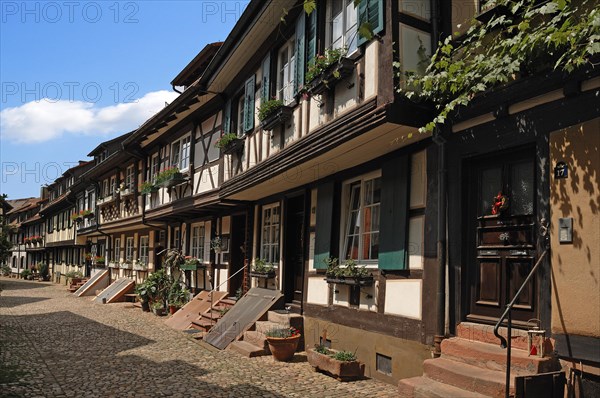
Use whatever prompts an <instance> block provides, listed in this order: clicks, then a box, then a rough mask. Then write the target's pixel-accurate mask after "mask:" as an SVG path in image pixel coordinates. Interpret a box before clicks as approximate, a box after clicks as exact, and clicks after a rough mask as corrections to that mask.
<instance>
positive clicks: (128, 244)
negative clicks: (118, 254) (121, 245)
mask: <svg viewBox="0 0 600 398" xmlns="http://www.w3.org/2000/svg"><path fill="white" fill-rule="evenodd" d="M125 260H127V261H133V237H129V238H127V240H126V241H125Z"/></svg>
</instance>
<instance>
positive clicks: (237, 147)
mask: <svg viewBox="0 0 600 398" xmlns="http://www.w3.org/2000/svg"><path fill="white" fill-rule="evenodd" d="M245 142H246V140H244V139H243V138H236V139H234V140H232V141H230V142H229V143H228V144H227V145H226V146H225V147H224V148H223V153H225V154H233V153H240V152H242V151H243V150H244V143H245Z"/></svg>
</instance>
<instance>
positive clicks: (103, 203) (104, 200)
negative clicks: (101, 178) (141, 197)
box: [98, 195, 116, 206]
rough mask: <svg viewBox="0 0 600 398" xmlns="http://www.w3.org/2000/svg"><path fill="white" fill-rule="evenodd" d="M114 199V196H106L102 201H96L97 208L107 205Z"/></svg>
mask: <svg viewBox="0 0 600 398" xmlns="http://www.w3.org/2000/svg"><path fill="white" fill-rule="evenodd" d="M115 199H116V195H108V196H105V197H104V198H102V199H98V206H101V205H105V204H107V203H111V202H113V201H114V200H115Z"/></svg>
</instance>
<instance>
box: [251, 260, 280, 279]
mask: <svg viewBox="0 0 600 398" xmlns="http://www.w3.org/2000/svg"><path fill="white" fill-rule="evenodd" d="M250 276H253V277H255V278H274V277H275V266H274V265H273V264H272V263H267V262H266V261H265V260H263V259H262V258H256V259H254V264H253V265H252V270H251V271H250Z"/></svg>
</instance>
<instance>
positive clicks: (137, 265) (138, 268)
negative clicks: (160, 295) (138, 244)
mask: <svg viewBox="0 0 600 398" xmlns="http://www.w3.org/2000/svg"><path fill="white" fill-rule="evenodd" d="M133 269H134V270H136V271H148V265H147V264H144V263H135V264H133Z"/></svg>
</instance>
